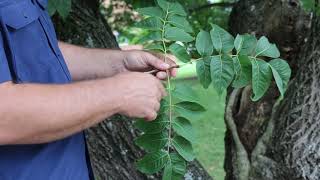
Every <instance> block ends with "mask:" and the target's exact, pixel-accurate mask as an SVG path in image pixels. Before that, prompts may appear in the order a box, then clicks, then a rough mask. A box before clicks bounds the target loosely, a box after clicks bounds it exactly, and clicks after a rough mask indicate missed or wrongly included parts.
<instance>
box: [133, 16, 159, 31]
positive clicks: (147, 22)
mask: <svg viewBox="0 0 320 180" xmlns="http://www.w3.org/2000/svg"><path fill="white" fill-rule="evenodd" d="M135 26H136V27H138V28H143V29H148V30H153V31H160V30H161V28H162V22H161V20H160V19H159V18H155V17H149V18H147V19H144V20H142V21H140V22H138V23H136V25H135Z"/></svg>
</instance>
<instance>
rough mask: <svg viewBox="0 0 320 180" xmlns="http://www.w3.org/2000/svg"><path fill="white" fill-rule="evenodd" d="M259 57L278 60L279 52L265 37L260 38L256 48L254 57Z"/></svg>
mask: <svg viewBox="0 0 320 180" xmlns="http://www.w3.org/2000/svg"><path fill="white" fill-rule="evenodd" d="M259 56H265V57H270V58H278V57H280V51H279V50H278V48H277V46H276V45H275V44H271V43H270V42H269V40H268V39H267V38H266V37H264V36H262V37H261V38H260V39H259V41H258V43H257V48H256V57H259Z"/></svg>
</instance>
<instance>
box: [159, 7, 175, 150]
mask: <svg viewBox="0 0 320 180" xmlns="http://www.w3.org/2000/svg"><path fill="white" fill-rule="evenodd" d="M168 15H169V11H168V10H167V12H166V16H165V18H164V21H163V27H162V37H161V38H162V45H163V49H164V61H165V62H167V54H168V50H167V46H166V42H165V27H166V25H167V20H168ZM167 74H168V76H167V85H168V97H169V132H168V142H169V144H168V149H167V152H168V153H170V147H171V144H172V138H171V134H172V113H173V109H172V93H171V91H172V89H171V88H172V87H171V77H170V75H169V74H170V70H167Z"/></svg>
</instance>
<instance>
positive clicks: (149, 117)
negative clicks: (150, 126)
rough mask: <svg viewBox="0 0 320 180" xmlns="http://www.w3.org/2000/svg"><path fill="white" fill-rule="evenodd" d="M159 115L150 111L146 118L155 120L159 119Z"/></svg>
mask: <svg viewBox="0 0 320 180" xmlns="http://www.w3.org/2000/svg"><path fill="white" fill-rule="evenodd" d="M157 116H158V114H157V113H156V112H154V111H150V112H148V113H147V115H146V117H145V119H146V120H147V121H153V120H155V119H157Z"/></svg>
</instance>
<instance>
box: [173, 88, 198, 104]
mask: <svg viewBox="0 0 320 180" xmlns="http://www.w3.org/2000/svg"><path fill="white" fill-rule="evenodd" d="M172 95H173V96H174V97H175V98H177V99H179V100H180V101H189V102H199V101H198V99H199V97H198V95H197V93H196V92H195V91H194V90H193V89H192V88H191V87H189V86H186V85H179V86H177V87H176V88H175V89H174V91H173V92H172Z"/></svg>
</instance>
